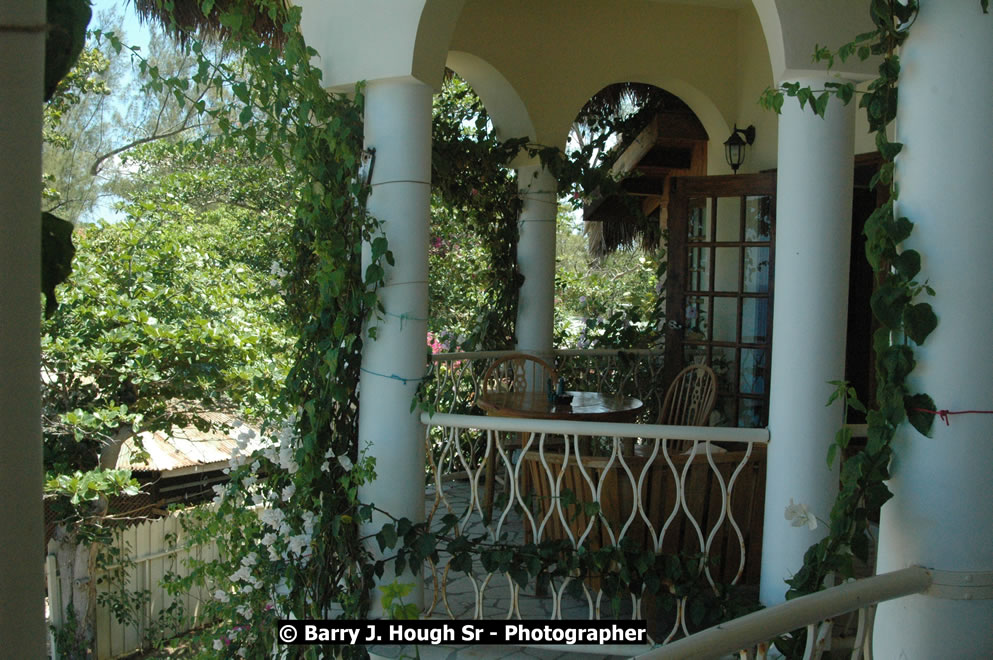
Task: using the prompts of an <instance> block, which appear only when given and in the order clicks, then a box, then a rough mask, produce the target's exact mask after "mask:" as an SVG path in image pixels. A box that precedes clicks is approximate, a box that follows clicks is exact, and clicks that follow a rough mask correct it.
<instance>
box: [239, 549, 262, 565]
mask: <svg viewBox="0 0 993 660" xmlns="http://www.w3.org/2000/svg"><path fill="white" fill-rule="evenodd" d="M257 561H258V555H257V554H255V553H254V552H249V553H248V554H247V555H245V556H244V557H242V558H241V565H242V566H254V565H255V562H257Z"/></svg>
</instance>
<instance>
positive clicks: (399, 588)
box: [379, 580, 421, 621]
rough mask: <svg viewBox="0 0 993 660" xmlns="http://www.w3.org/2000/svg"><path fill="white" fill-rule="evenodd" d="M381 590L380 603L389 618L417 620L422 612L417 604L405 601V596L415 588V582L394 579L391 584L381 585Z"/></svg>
mask: <svg viewBox="0 0 993 660" xmlns="http://www.w3.org/2000/svg"><path fill="white" fill-rule="evenodd" d="M379 590H380V592H382V597H381V598H380V603H381V604H382V606H383V611H384V612H386V615H387V616H388V617H389V618H391V619H395V620H400V621H411V620H417V618H418V616H419V615H420V613H421V610H420V608H419V607H417V604H416V603H404V602H403V599H404V597H405V596H409V595H410V592H411V591H413V590H414V585H413V583H410V582H407V583H404V584H400V583H399V582H397V581H396V580H394V581H393V582H392V583H391V584H383V585H380V587H379Z"/></svg>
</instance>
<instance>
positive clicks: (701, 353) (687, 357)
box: [683, 344, 707, 366]
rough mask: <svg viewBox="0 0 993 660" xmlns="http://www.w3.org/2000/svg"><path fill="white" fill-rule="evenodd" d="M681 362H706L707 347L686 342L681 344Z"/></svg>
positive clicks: (688, 363) (689, 363)
mask: <svg viewBox="0 0 993 660" xmlns="http://www.w3.org/2000/svg"><path fill="white" fill-rule="evenodd" d="M683 364H685V365H686V366H689V365H691V364H707V347H706V346H701V345H699V344H686V345H684V346H683Z"/></svg>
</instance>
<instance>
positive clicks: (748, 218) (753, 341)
mask: <svg viewBox="0 0 993 660" xmlns="http://www.w3.org/2000/svg"><path fill="white" fill-rule="evenodd" d="M672 188H673V190H672V193H671V197H670V204H669V268H668V273H667V285H666V286H667V292H666V321H667V331H666V359H665V377H666V381H667V382H672V378H673V377H674V376H675V374H676V373H678V372H679V370H680V369H682V368H683V367H684V366H686V365H688V364H693V363H703V364H707V365H709V366H710V367H711V368H712V369H713V370H714V372H715V373H716V374H717V381H718V390H717V403H716V405H715V407H714V411H715V414H714V415H712V423H713V424H714V425H719V426H738V427H763V426H765V425H766V424H767V422H768V418H769V366H770V360H771V357H772V356H771V348H772V297H773V273H774V270H775V268H774V266H775V264H774V261H773V258H774V252H775V251H774V248H775V237H776V175H775V173H769V174H747V175H737V176H710V177H682V178H677V179H674V180H673V183H672Z"/></svg>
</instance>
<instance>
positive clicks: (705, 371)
mask: <svg viewBox="0 0 993 660" xmlns="http://www.w3.org/2000/svg"><path fill="white" fill-rule="evenodd" d="M716 398H717V376H716V375H714V370H713V369H711V368H710V367H708V366H707V365H705V364H691V365H690V366H688V367H686V368H685V369H683V370H682V371H680V372H679V373H678V374H676V377H675V378H674V379H673V381H672V383H671V384H670V385H669V389H668V390H666V393H665V400H664V401H663V402H662V411H661V412H660V413H659V419H658V422H656V423H657V424H674V425H679V426H708V425H709V418H710V413H711V411H712V410H713V409H714V401H715V400H716Z"/></svg>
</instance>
